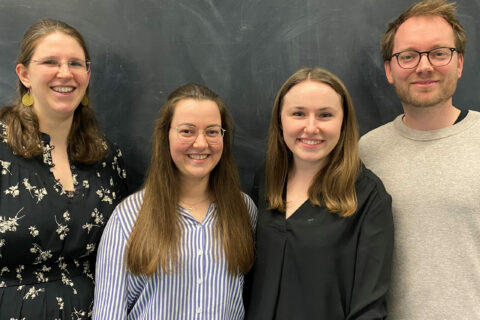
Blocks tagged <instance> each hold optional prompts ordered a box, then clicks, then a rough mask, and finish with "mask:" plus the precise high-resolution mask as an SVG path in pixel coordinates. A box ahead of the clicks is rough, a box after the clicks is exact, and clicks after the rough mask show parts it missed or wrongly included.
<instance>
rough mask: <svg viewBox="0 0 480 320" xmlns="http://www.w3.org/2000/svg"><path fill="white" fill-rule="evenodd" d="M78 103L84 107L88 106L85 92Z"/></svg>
mask: <svg viewBox="0 0 480 320" xmlns="http://www.w3.org/2000/svg"><path fill="white" fill-rule="evenodd" d="M80 103H81V104H82V106H84V107H86V106H88V96H87V94H85V95H84V96H83V98H82V101H80Z"/></svg>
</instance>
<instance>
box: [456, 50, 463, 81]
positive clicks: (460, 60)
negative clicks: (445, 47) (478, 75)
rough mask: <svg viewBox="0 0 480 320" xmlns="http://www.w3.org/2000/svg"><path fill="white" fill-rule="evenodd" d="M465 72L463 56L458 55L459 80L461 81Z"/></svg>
mask: <svg viewBox="0 0 480 320" xmlns="http://www.w3.org/2000/svg"><path fill="white" fill-rule="evenodd" d="M462 71H463V54H459V55H458V65H457V79H460V77H461V76H462Z"/></svg>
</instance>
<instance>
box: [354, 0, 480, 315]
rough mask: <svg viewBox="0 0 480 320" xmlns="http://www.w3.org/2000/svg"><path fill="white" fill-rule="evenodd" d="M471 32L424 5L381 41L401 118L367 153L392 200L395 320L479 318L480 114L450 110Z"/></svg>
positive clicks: (437, 7) (443, 7)
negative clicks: (467, 39) (466, 43)
mask: <svg viewBox="0 0 480 320" xmlns="http://www.w3.org/2000/svg"><path fill="white" fill-rule="evenodd" d="M465 42H466V36H465V31H464V29H463V27H462V26H461V25H460V23H459V22H458V20H457V17H456V8H455V5H454V4H453V3H447V2H445V1H444V0H425V1H422V2H419V3H417V4H414V5H413V6H411V7H410V8H408V9H407V10H406V11H405V12H404V13H402V15H400V16H399V17H398V18H397V19H396V20H395V21H393V22H392V23H390V24H389V26H388V29H387V31H386V32H385V34H384V35H383V37H382V55H383V59H384V66H385V73H386V77H387V80H388V82H389V83H390V84H392V85H393V87H394V88H395V91H396V93H397V95H398V97H399V98H400V101H401V103H402V106H403V110H404V114H402V115H400V116H398V117H397V118H396V119H395V120H393V121H392V122H390V123H387V124H385V125H383V126H381V127H379V128H377V129H375V130H373V131H371V132H369V133H367V134H366V135H364V136H363V137H362V139H361V140H360V156H361V158H362V160H363V162H364V163H365V165H366V166H367V167H368V168H370V169H371V170H372V171H374V172H375V173H376V174H377V175H378V176H379V177H380V178H381V179H382V181H383V183H384V184H385V187H386V188H387V191H388V192H389V193H390V194H391V196H392V199H393V214H394V223H395V250H394V259H393V269H392V284H391V289H390V290H391V291H390V294H389V299H388V302H389V304H388V306H389V319H394V320H396V319H409V320H411V319H415V320H419V319H480V113H479V112H477V111H473V110H460V109H458V108H456V107H455V106H453V104H452V96H453V94H454V92H455V89H456V85H457V81H458V79H459V78H460V77H461V75H462V69H463V58H464V57H463V54H464V50H465Z"/></svg>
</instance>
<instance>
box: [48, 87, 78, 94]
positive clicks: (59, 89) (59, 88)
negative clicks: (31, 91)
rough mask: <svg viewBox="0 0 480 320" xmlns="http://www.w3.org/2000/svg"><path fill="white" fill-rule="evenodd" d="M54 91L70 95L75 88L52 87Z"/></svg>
mask: <svg viewBox="0 0 480 320" xmlns="http://www.w3.org/2000/svg"><path fill="white" fill-rule="evenodd" d="M52 90H53V91H55V92H59V93H70V92H72V91H73V90H75V88H74V87H52Z"/></svg>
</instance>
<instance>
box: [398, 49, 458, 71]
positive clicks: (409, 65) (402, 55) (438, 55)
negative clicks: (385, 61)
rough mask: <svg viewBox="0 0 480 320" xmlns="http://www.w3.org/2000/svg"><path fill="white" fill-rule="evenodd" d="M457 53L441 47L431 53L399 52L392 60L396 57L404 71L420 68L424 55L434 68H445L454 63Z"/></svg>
mask: <svg viewBox="0 0 480 320" xmlns="http://www.w3.org/2000/svg"><path fill="white" fill-rule="evenodd" d="M455 51H457V49H455V48H447V47H440V48H435V49H432V50H429V51H421V52H420V51H416V50H407V51H402V52H397V53H394V54H393V55H392V57H391V58H393V57H396V58H397V62H398V65H399V66H400V67H401V68H403V69H413V68H416V67H417V66H418V64H419V63H420V59H421V58H422V55H423V54H426V55H427V59H428V61H429V62H430V64H431V65H432V66H434V67H441V66H445V65H447V64H449V63H450V61H452V56H453V53H454V52H455Z"/></svg>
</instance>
